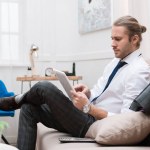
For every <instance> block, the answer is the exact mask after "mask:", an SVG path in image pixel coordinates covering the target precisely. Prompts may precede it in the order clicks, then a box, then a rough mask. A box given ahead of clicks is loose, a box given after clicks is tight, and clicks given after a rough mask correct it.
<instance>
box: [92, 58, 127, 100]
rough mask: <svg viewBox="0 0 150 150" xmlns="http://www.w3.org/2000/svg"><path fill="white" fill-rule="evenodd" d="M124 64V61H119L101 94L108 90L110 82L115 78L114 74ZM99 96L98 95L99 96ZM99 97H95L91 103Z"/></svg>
mask: <svg viewBox="0 0 150 150" xmlns="http://www.w3.org/2000/svg"><path fill="white" fill-rule="evenodd" d="M125 64H127V63H126V62H124V61H119V62H118V64H117V66H116V67H115V68H114V70H113V71H112V73H111V75H110V76H109V78H108V81H107V83H106V86H105V88H104V90H103V92H104V91H105V90H106V89H107V88H108V86H109V84H110V82H111V81H112V79H113V78H114V76H115V74H116V73H117V71H118V70H119V69H120V68H121V67H123V66H124V65H125ZM103 92H102V93H103ZM102 93H101V94H102ZM101 94H100V95H101ZM100 95H99V96H100ZM99 96H97V97H95V98H94V99H93V100H92V101H91V102H93V101H95V100H96V99H97V98H98V97H99Z"/></svg>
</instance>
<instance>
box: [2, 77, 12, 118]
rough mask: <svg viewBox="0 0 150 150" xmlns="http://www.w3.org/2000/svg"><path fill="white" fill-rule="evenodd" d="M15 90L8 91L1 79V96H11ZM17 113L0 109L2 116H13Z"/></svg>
mask: <svg viewBox="0 0 150 150" xmlns="http://www.w3.org/2000/svg"><path fill="white" fill-rule="evenodd" d="M14 95H15V94H14V92H8V91H7V88H6V86H5V84H4V82H3V81H2V80H0V98H2V97H10V96H14ZM14 115H15V111H3V110H0V117H6V116H11V117H13V116H14Z"/></svg>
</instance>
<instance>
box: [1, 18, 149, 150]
mask: <svg viewBox="0 0 150 150" xmlns="http://www.w3.org/2000/svg"><path fill="white" fill-rule="evenodd" d="M145 31H146V28H145V27H144V26H141V25H140V24H139V23H138V21H137V20H136V19H135V18H133V17H131V16H124V17H121V18H119V19H118V20H117V21H115V22H114V24H113V26H112V35H111V38H112V48H113V50H114V54H115V58H114V59H113V60H112V61H111V62H110V63H109V64H108V66H106V68H105V70H104V73H103V76H102V77H101V78H100V79H99V80H98V82H97V84H96V85H95V86H94V88H93V89H91V90H89V89H88V87H87V86H85V85H83V84H79V85H77V86H75V90H76V92H74V91H71V92H72V98H73V103H72V102H71V101H70V100H69V98H68V97H66V96H65V95H64V94H63V93H62V92H61V91H60V90H59V89H57V87H56V86H54V85H53V84H52V83H50V82H46V81H45V82H38V83H37V84H35V85H34V86H33V87H32V88H31V89H30V90H29V91H28V92H27V93H25V94H23V95H18V96H16V97H11V98H2V99H0V109H3V110H14V109H18V108H20V107H21V111H20V118H19V131H18V141H17V142H18V148H19V149H20V150H34V149H35V143H36V133H37V123H38V122H41V123H43V124H44V125H45V126H47V127H50V128H54V129H57V130H59V131H62V132H66V133H70V134H71V135H72V136H76V137H84V136H85V134H86V132H87V130H88V129H89V127H90V126H91V125H92V123H94V122H95V121H96V120H98V119H103V118H105V117H108V116H111V115H114V114H119V113H124V112H127V111H131V110H129V107H130V105H131V103H132V101H133V100H134V99H135V98H136V96H137V95H138V94H139V93H140V92H141V91H142V90H143V89H144V88H145V87H146V85H148V83H149V78H150V66H148V64H147V63H146V62H145V61H144V59H143V56H142V54H141V53H140V51H139V50H138V49H139V47H140V42H141V40H142V37H141V34H142V33H143V32H145ZM116 66H117V67H116Z"/></svg>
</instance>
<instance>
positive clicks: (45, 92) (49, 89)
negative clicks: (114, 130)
mask: <svg viewBox="0 0 150 150" xmlns="http://www.w3.org/2000/svg"><path fill="white" fill-rule="evenodd" d="M23 100H24V102H25V104H23V105H22V108H21V111H20V118H19V129H18V141H17V144H18V148H19V150H35V144H36V135H37V123H38V122H41V123H43V124H44V125H45V126H47V127H49V128H54V129H56V130H58V131H61V132H66V133H69V134H71V135H72V136H75V137H84V136H85V134H86V132H87V130H88V129H89V127H90V126H91V124H92V123H93V122H95V118H94V117H93V116H91V115H89V114H85V113H83V112H82V111H80V110H78V109H77V108H76V107H74V105H73V103H72V102H71V101H70V100H69V98H68V97H66V96H65V95H64V94H63V93H62V92H61V91H60V90H59V89H58V88H57V87H56V86H54V85H53V84H52V83H50V82H46V81H42V82H38V83H37V84H35V85H34V86H33V87H32V88H31V89H30V91H28V92H27V93H26V95H25V97H24V99H23Z"/></svg>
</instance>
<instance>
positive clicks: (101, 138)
mask: <svg viewBox="0 0 150 150" xmlns="http://www.w3.org/2000/svg"><path fill="white" fill-rule="evenodd" d="M149 133H150V117H149V116H146V115H145V114H143V113H142V112H128V113H124V114H117V115H114V116H110V117H107V118H104V119H102V120H98V121H96V122H95V123H93V124H92V126H91V127H90V128H89V130H88V132H87V134H86V137H90V138H94V139H95V140H96V141H97V142H98V143H100V144H105V145H132V144H137V143H139V142H141V141H142V140H143V139H144V138H146V136H148V134H149Z"/></svg>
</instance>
